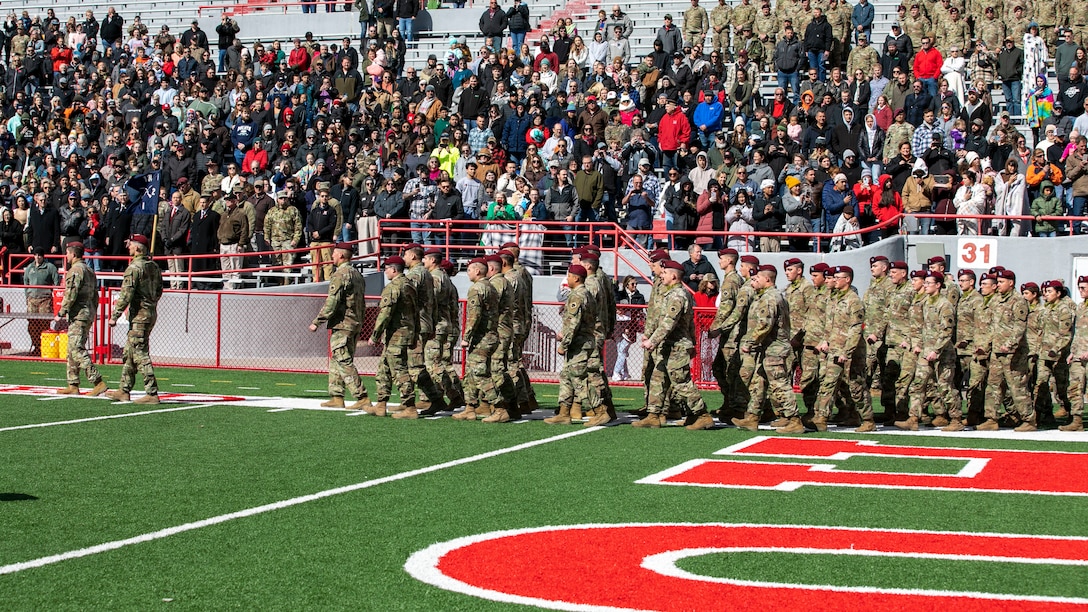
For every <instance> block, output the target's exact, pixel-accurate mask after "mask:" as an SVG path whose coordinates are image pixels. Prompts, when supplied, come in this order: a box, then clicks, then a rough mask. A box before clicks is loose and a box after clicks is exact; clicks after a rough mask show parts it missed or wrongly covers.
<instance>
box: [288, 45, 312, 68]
mask: <svg viewBox="0 0 1088 612" xmlns="http://www.w3.org/2000/svg"><path fill="white" fill-rule="evenodd" d="M287 65H288V66H290V67H291V68H294V69H295V70H298V71H299V72H306V71H307V70H309V69H310V52H309V51H307V50H306V47H299V48H298V49H292V50H291V55H288V56H287Z"/></svg>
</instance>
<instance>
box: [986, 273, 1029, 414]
mask: <svg viewBox="0 0 1088 612" xmlns="http://www.w3.org/2000/svg"><path fill="white" fill-rule="evenodd" d="M989 307H990V330H991V334H992V335H991V338H992V348H991V351H990V371H989V374H988V376H987V380H986V418H987V419H991V420H995V421H996V420H997V407H998V406H999V405H1000V404H1001V399H1002V392H1003V391H1005V390H1006V389H1007V392H1008V394H1009V395H1010V396H1011V397H1012V405H1013V407H1014V408H1015V409H1016V410H1017V411H1019V412H1020V418H1021V420H1022V421H1033V420H1034V419H1035V409H1034V407H1033V406H1032V404H1031V396H1030V395H1029V394H1028V387H1027V377H1028V359H1027V352H1028V347H1027V342H1026V340H1025V335H1026V333H1027V323H1028V303H1027V300H1025V299H1024V298H1023V297H1021V296H1020V294H1018V293H1016V292H1015V291H1009V292H1008V293H1004V294H1002V293H996V294H994V297H993V299H992V300H990V305H989Z"/></svg>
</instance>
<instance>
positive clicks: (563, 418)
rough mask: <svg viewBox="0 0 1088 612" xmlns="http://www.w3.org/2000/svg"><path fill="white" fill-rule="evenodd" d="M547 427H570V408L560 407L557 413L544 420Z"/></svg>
mask: <svg viewBox="0 0 1088 612" xmlns="http://www.w3.org/2000/svg"><path fill="white" fill-rule="evenodd" d="M544 422H545V423H547V424H548V425H570V406H560V407H559V413H558V414H556V415H555V416H550V417H548V418H546V419H544Z"/></svg>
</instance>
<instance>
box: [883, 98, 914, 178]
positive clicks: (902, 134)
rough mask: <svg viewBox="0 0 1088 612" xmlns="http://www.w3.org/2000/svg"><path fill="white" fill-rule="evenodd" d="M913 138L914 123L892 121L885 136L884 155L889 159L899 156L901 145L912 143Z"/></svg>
mask: <svg viewBox="0 0 1088 612" xmlns="http://www.w3.org/2000/svg"><path fill="white" fill-rule="evenodd" d="M889 87H890V85H889ZM913 139H914V126H913V125H911V124H909V123H907V122H906V121H904V122H903V123H892V124H891V125H889V126H888V133H887V134H886V135H885V137H884V157H886V158H888V159H889V160H891V159H895V158H896V157H898V156H899V145H901V144H903V143H904V142H905V143H907V144H910V143H911V141H912V140H913Z"/></svg>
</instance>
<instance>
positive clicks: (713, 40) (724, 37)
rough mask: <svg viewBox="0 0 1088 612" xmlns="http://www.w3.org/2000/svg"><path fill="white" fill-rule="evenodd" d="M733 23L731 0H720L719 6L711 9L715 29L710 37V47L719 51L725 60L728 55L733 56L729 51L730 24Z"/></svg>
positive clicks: (711, 20) (712, 23) (712, 27)
mask: <svg viewBox="0 0 1088 612" xmlns="http://www.w3.org/2000/svg"><path fill="white" fill-rule="evenodd" d="M732 23H733V7H732V6H730V5H729V0H718V6H715V7H714V8H713V9H712V10H711V11H710V28H711V30H712V31H713V34H712V35H711V37H710V49H711V50H712V51H718V52H719V53H720V54H721V56H722V58H723V60H724V59H725V58H726V57H730V58H731V57H732V55H731V54H730V51H729V44H730V42H729V41H730V33H729V26H730V25H731V24H732Z"/></svg>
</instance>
